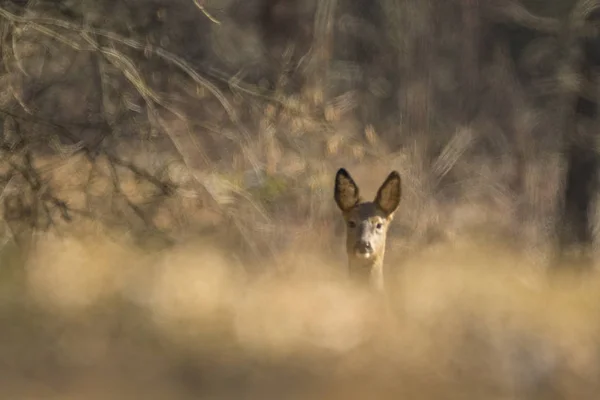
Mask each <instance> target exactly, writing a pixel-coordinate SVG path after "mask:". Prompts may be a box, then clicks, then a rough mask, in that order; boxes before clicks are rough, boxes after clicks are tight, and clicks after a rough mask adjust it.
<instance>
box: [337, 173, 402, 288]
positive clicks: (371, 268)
mask: <svg viewBox="0 0 600 400" xmlns="http://www.w3.org/2000/svg"><path fill="white" fill-rule="evenodd" d="M401 186H402V182H401V179H400V174H399V173H398V172H397V171H392V172H391V173H390V174H389V175H388V177H387V178H386V179H385V181H384V182H383V184H382V185H381V187H380V188H379V190H378V191H377V195H376V196H375V200H373V201H364V199H363V198H362V197H361V196H360V191H359V188H358V185H357V184H356V182H354V179H352V177H351V176H350V174H349V173H348V171H346V170H345V169H344V168H340V169H339V170H338V171H337V173H336V175H335V187H334V199H335V202H336V204H337V206H338V208H339V209H340V210H341V211H342V216H343V218H344V221H345V223H346V253H347V255H348V272H349V275H350V277H351V278H352V279H353V280H355V281H358V282H362V283H367V284H368V285H369V286H370V287H372V288H374V289H375V290H376V291H379V292H385V286H384V273H383V257H384V255H385V246H386V238H387V232H388V229H389V227H390V224H391V222H392V220H393V219H394V213H395V212H396V209H397V208H398V205H399V204H400V197H401Z"/></svg>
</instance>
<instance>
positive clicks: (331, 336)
mask: <svg viewBox="0 0 600 400" xmlns="http://www.w3.org/2000/svg"><path fill="white" fill-rule="evenodd" d="M134 248H135V247H133V246H131V244H130V243H129V241H128V239H127V238H126V237H120V238H117V237H115V236H113V239H109V238H108V237H107V236H105V235H98V234H91V235H89V236H84V237H81V238H79V239H76V238H68V239H67V238H59V237H52V236H45V237H40V238H39V241H38V247H37V250H36V251H35V253H34V254H31V255H30V257H28V258H27V261H26V263H25V268H24V271H25V272H24V274H15V275H13V276H11V277H9V278H10V279H11V280H12V282H13V283H14V285H12V286H11V287H12V288H13V289H14V287H20V288H22V289H20V290H16V291H15V290H12V291H11V292H10V293H9V292H7V291H6V290H3V291H4V294H6V296H3V297H4V299H5V301H4V302H3V306H2V311H1V314H0V315H1V317H2V318H3V319H4V326H5V329H3V332H2V335H3V340H2V343H3V345H1V346H0V354H1V355H2V359H4V360H7V361H6V362H5V363H3V366H2V374H1V376H2V385H1V388H2V389H0V392H1V393H2V396H3V397H5V398H45V399H46V398H47V399H59V398H60V399H65V398H74V399H75V398H98V399H105V398H111V399H116V398H132V397H133V398H140V397H144V398H157V399H158V398H167V397H168V398H181V399H187V398H190V399H191V398H213V399H224V398H239V397H244V398H297V399H300V398H302V399H309V398H310V399H314V398H322V399H347V398H351V399H366V398H373V396H376V397H377V398H398V397H399V396H400V397H401V398H410V399H416V400H418V399H440V398H444V399H449V398H457V399H471V398H472V399H481V398H486V399H492V398H493V399H496V398H497V399H501V398H502V399H506V398H511V399H525V398H527V399H531V398H543V399H547V398H578V399H585V398H590V399H591V398H594V396H595V393H596V391H597V389H598V387H597V379H596V377H597V374H598V373H599V372H600V370H599V367H600V359H599V358H598V354H600V353H599V352H598V349H599V347H598V346H599V345H600V341H599V340H600V329H599V328H600V319H598V304H600V295H599V293H600V290H598V289H599V285H600V279H599V278H598V277H597V276H596V275H590V276H587V277H585V278H584V279H582V278H581V277H575V276H556V277H553V278H549V277H548V276H547V275H545V274H543V273H542V272H541V271H539V270H537V269H536V268H534V267H533V266H531V265H528V264H527V263H526V262H523V261H522V260H520V259H519V258H520V257H518V256H515V255H514V254H512V255H511V254H510V253H508V252H507V251H505V249H501V248H499V247H498V246H489V245H488V246H483V245H481V246H473V245H467V244H462V245H459V244H455V245H453V246H452V247H450V246H438V247H436V248H432V249H431V250H430V251H428V252H426V253H421V255H419V256H418V257H417V256H415V257H412V258H402V257H400V256H401V254H398V253H397V252H396V253H394V252H392V254H391V255H390V258H389V263H388V267H389V274H390V277H391V281H392V282H393V287H394V289H393V290H392V295H391V296H390V300H389V303H388V304H387V305H385V304H383V303H382V302H381V301H380V300H379V299H375V298H372V297H371V296H370V294H368V293H366V292H364V291H363V290H362V289H361V288H357V287H353V286H351V285H350V284H349V283H348V282H346V281H345V279H344V276H343V274H342V271H341V270H340V269H339V268H341V266H343V262H342V260H339V262H335V263H332V262H330V261H327V258H326V257H322V256H321V255H320V254H319V253H318V250H315V249H314V248H310V247H305V248H303V249H295V251H301V252H302V253H301V254H294V255H287V256H285V257H284V256H282V258H281V260H282V261H280V262H282V263H284V262H285V263H287V265H278V266H274V265H268V266H265V270H266V271H278V270H282V269H283V270H285V271H287V273H286V274H283V275H282V274H277V273H275V272H273V273H270V274H263V275H261V276H257V275H255V274H252V273H248V272H247V270H246V269H245V268H244V267H245V266H244V265H243V263H235V262H232V261H231V259H230V257H229V255H228V253H229V252H228V249H227V248H223V247H216V246H207V245H205V244H203V243H202V242H201V241H194V242H190V243H188V244H186V245H181V246H178V247H176V248H174V249H171V250H169V251H161V252H158V251H155V252H141V251H136V250H133V249H134ZM283 260H286V261H283ZM397 260H402V262H398V261H397ZM3 267H4V268H5V270H7V267H8V265H5V266H3ZM9 278H7V279H9ZM9 360H10V361H9ZM554 396H556V397H554Z"/></svg>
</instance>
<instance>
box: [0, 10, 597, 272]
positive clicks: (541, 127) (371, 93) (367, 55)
mask: <svg viewBox="0 0 600 400" xmlns="http://www.w3.org/2000/svg"><path fill="white" fill-rule="evenodd" d="M597 10H598V4H596V2H594V1H591V0H586V1H574V0H573V1H568V0H557V1H537V0H530V1H521V2H517V1H509V0H487V1H478V0H451V1H444V2H434V1H429V0H426V1H423V0H419V1H416V0H415V1H412V0H402V1H400V0H385V1H373V2H369V3H368V4H367V3H365V2H357V1H346V2H344V1H340V0H327V1H321V2H317V1H295V0H277V1H276V0H269V1H268V0H244V1H235V0H214V1H201V0H195V1H192V0H175V1H169V2H167V1H161V0H156V1H153V0H145V1H133V0H132V1H120V2H115V1H104V0H98V1H96V0H94V1H7V2H5V3H3V5H2V8H1V9H0V17H1V23H2V47H1V48H2V68H3V70H2V71H3V72H2V77H1V85H2V88H3V89H2V91H1V93H2V96H1V103H0V112H1V116H2V121H3V131H2V152H3V154H2V155H3V156H2V159H1V161H0V162H1V163H2V176H1V178H2V179H1V182H2V191H1V193H2V194H1V198H2V203H3V205H4V213H3V216H4V224H3V226H4V229H3V232H4V233H3V238H4V239H3V240H4V242H5V243H8V242H13V241H17V242H20V243H21V244H27V243H30V240H31V237H32V236H31V235H32V232H40V231H44V230H48V229H51V230H56V229H64V222H68V221H81V220H88V221H93V222H94V223H98V224H101V225H102V226H109V227H111V228H115V227H119V228H122V229H125V230H127V231H128V232H131V233H132V235H133V236H135V237H138V238H144V239H148V237H152V238H154V239H156V240H157V241H158V242H160V243H165V244H168V243H173V242H174V241H175V242H176V241H177V240H178V239H179V238H181V237H182V236H186V235H190V234H197V233H199V232H204V233H206V232H210V233H211V235H212V234H217V233H218V232H219V233H220V234H221V235H225V236H224V237H226V238H227V240H228V241H232V240H233V241H234V242H235V243H232V244H234V246H233V248H234V249H236V251H239V252H242V253H243V256H244V257H259V258H260V257H264V256H265V255H273V254H276V253H277V252H278V251H280V250H282V249H285V248H286V246H288V245H289V243H288V242H289V241H290V239H289V238H292V237H297V236H298V235H300V234H301V233H302V232H311V233H314V232H315V231H317V232H324V233H325V236H324V237H332V235H331V233H332V232H333V231H336V229H337V232H338V233H339V231H340V226H339V224H338V226H337V228H335V229H333V228H334V227H331V226H330V225H331V223H330V221H332V220H334V219H335V217H336V214H334V213H333V212H332V211H334V210H333V207H332V201H331V190H332V189H331V185H332V184H331V181H332V176H333V173H334V171H335V169H336V168H337V167H339V166H346V167H348V168H350V170H351V171H352V170H355V171H357V172H355V173H356V174H357V175H358V177H359V179H362V178H367V176H368V177H369V179H368V180H373V179H375V178H373V177H372V175H368V174H367V175H365V176H364V177H363V176H362V175H361V174H363V173H362V172H361V171H363V170H364V171H370V172H372V171H374V170H373V169H372V168H377V167H378V168H380V169H381V170H382V172H381V175H382V176H383V174H385V172H386V171H387V170H389V169H390V168H396V169H398V170H399V171H400V172H401V174H402V176H403V178H404V188H405V190H404V200H403V207H402V211H401V212H400V214H399V218H398V221H400V222H399V223H398V224H397V227H396V228H395V229H394V231H393V232H392V234H393V235H394V236H395V237H402V238H403V242H404V243H411V244H414V245H416V246H420V245H422V244H427V243H430V242H431V241H436V240H446V239H452V238H455V237H457V236H459V235H463V234H469V233H473V232H477V234H480V233H481V231H482V230H485V231H486V232H488V231H491V232H493V233H492V234H493V235H496V236H498V235H499V237H504V238H510V239H511V240H512V241H514V242H515V243H517V244H518V245H519V246H520V247H521V248H524V249H527V251H528V252H530V253H532V254H533V253H535V254H538V255H544V257H546V258H547V261H549V262H550V263H553V260H555V259H556V256H558V257H559V258H558V259H562V256H563V255H565V254H570V255H571V254H579V255H583V256H584V257H587V258H586V260H587V261H586V260H583V261H585V262H588V263H589V262H590V260H591V259H593V253H594V251H593V249H594V243H595V242H596V239H595V238H596V236H597V235H596V233H595V232H596V231H598V229H597V226H598V225H599V223H598V221H596V220H597V219H598V217H597V214H598V213H597V212H596V208H597V207H596V200H595V198H596V192H597V186H598V185H597V181H598V177H597V169H598V155H597V145H596V142H597V139H596V137H597V135H596V134H595V133H596V128H597V125H596V121H597V115H596V114H597V102H596V97H597V91H598V82H597V66H598V64H599V63H600V47H599V45H600V37H599V36H598V31H597V30H598V25H597V22H596V21H597V19H596V15H597V12H598V11H597ZM361 168H362V169H361ZM377 179H379V178H377ZM362 180H364V179H362ZM334 240H338V241H339V235H338V237H337V238H335V239H334ZM153 243H155V242H153ZM590 256H592V257H591V258H590ZM548 257H550V258H548ZM579 258H581V257H579Z"/></svg>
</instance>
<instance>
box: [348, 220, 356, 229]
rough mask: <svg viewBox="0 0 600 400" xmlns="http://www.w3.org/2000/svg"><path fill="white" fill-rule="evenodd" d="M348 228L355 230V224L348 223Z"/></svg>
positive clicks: (352, 222)
mask: <svg viewBox="0 0 600 400" xmlns="http://www.w3.org/2000/svg"><path fill="white" fill-rule="evenodd" d="M348 228H356V222H354V221H348Z"/></svg>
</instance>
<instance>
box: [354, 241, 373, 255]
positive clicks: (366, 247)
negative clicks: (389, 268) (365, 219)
mask: <svg viewBox="0 0 600 400" xmlns="http://www.w3.org/2000/svg"><path fill="white" fill-rule="evenodd" d="M356 250H357V251H358V252H359V253H362V254H364V253H369V252H371V251H372V250H373V248H372V247H371V243H369V242H366V241H364V240H361V241H360V242H358V243H356Z"/></svg>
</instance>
